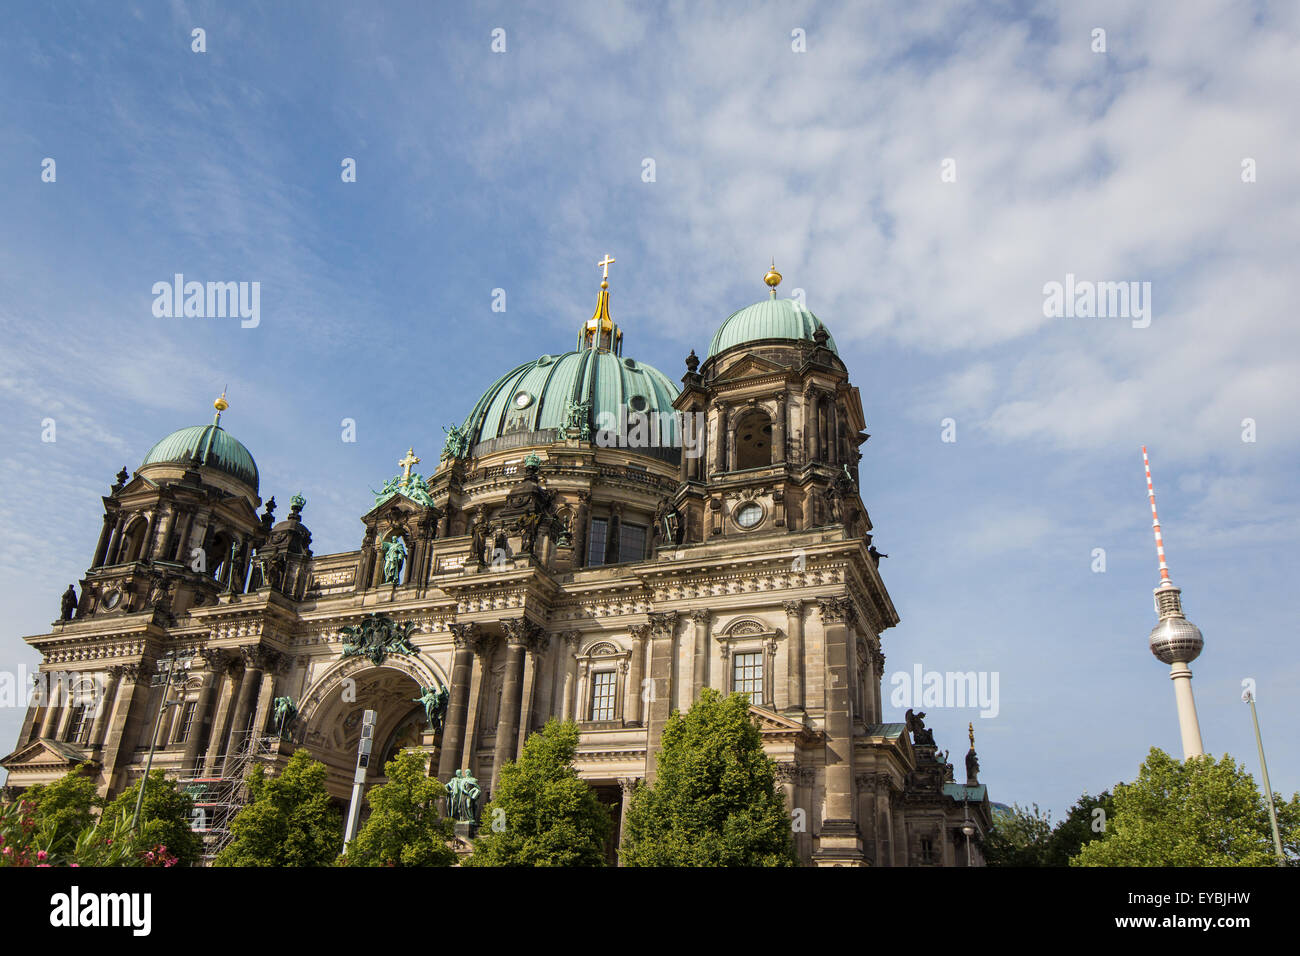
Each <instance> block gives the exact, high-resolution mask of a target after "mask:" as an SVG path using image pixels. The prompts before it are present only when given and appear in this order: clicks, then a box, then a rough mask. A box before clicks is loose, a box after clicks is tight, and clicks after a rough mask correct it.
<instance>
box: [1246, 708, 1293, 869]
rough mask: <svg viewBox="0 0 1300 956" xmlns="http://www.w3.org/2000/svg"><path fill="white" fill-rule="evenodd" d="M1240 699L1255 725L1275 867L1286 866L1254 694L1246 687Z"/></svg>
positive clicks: (1256, 744)
mask: <svg viewBox="0 0 1300 956" xmlns="http://www.w3.org/2000/svg"><path fill="white" fill-rule="evenodd" d="M1241 699H1242V700H1243V701H1245V702H1246V703H1247V704H1250V719H1251V720H1252V721H1253V722H1254V724H1255V746H1256V747H1258V748H1259V769H1260V770H1261V771H1262V773H1263V776H1264V793H1265V795H1266V796H1267V797H1268V822H1269V823H1270V824H1271V825H1272V827H1273V851H1274V852H1275V853H1276V854H1277V865H1278V866H1286V855H1285V854H1284V853H1283V852H1282V837H1281V835H1280V834H1279V833H1278V831H1277V810H1275V809H1274V808H1273V788H1272V787H1271V786H1270V785H1269V782H1268V764H1266V763H1265V762H1264V740H1263V738H1261V737H1260V735H1259V714H1257V713H1256V712H1255V692H1254V691H1253V690H1252V689H1251V688H1249V687H1247V688H1246V690H1244V691H1243V692H1242V694H1241Z"/></svg>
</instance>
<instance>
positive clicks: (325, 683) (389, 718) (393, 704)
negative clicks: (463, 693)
mask: <svg viewBox="0 0 1300 956" xmlns="http://www.w3.org/2000/svg"><path fill="white" fill-rule="evenodd" d="M438 686H446V685H445V681H444V680H443V678H442V676H441V675H439V674H437V673H435V672H434V671H433V669H432V668H431V667H428V666H427V665H424V664H423V662H418V663H417V662H415V661H413V660H411V659H410V658H407V657H401V658H391V657H390V659H389V660H388V661H386V662H385V663H384V664H381V665H379V666H377V667H376V666H374V665H373V664H371V663H370V662H369V661H367V660H364V659H361V658H350V659H348V660H346V661H343V662H342V663H341V664H339V665H338V666H337V667H335V668H334V669H332V670H331V671H330V672H329V673H327V674H326V675H325V676H324V677H322V678H321V680H319V681H317V683H316V685H315V686H314V687H313V688H312V689H311V690H310V691H309V692H308V693H307V694H306V695H305V696H304V706H303V720H304V722H305V730H304V732H303V740H302V746H303V747H305V748H306V749H307V750H308V751H309V752H310V753H311V755H312V756H313V757H315V758H316V759H317V760H319V761H321V762H322V763H324V764H325V766H326V768H327V769H328V775H327V777H326V787H327V788H328V789H329V791H330V793H331V794H332V795H333V796H335V797H337V798H339V799H347V797H348V796H349V795H350V794H351V790H352V781H353V776H354V773H355V770H356V763H357V747H358V744H359V743H360V741H361V725H362V718H363V716H364V714H365V712H366V711H367V710H373V711H375V714H376V719H375V732H374V740H375V745H374V749H373V750H372V752H371V753H372V756H371V760H370V766H369V768H368V769H367V772H366V785H367V787H369V786H372V785H374V784H377V783H382V782H384V780H385V779H386V778H385V776H384V765H385V764H386V763H387V762H388V761H389V760H391V759H392V758H393V757H395V756H397V754H398V753H399V752H400V751H402V750H420V751H424V752H425V753H428V754H430V755H431V762H430V766H431V768H434V769H436V767H437V759H438V748H439V745H440V744H441V733H438V732H435V730H434V728H432V727H430V726H428V721H427V719H426V717H425V712H424V705H423V704H421V703H420V702H419V698H420V695H421V692H422V690H423V688H424V687H438Z"/></svg>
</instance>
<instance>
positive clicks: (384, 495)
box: [370, 478, 402, 507]
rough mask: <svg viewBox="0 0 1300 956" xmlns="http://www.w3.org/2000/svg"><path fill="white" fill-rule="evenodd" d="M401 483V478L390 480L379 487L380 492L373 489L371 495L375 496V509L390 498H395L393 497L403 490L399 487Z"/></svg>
mask: <svg viewBox="0 0 1300 956" xmlns="http://www.w3.org/2000/svg"><path fill="white" fill-rule="evenodd" d="M401 481H402V479H401V478H389V479H388V480H387V481H385V482H384V483H383V484H382V485H380V486H379V490H378V491H375V489H373V488H371V489H370V493H371V494H372V495H374V496H375V507H378V506H379V505H382V504H383V503H384V502H385V501H387V500H388V499H389V498H391V497H393V495H395V494H397V493H398V492H399V491H401V490H402V489H401V488H400V487H398V486H399V485H400V484H401Z"/></svg>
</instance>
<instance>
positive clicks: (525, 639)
mask: <svg viewBox="0 0 1300 956" xmlns="http://www.w3.org/2000/svg"><path fill="white" fill-rule="evenodd" d="M501 626H502V627H503V628H504V629H505V632H506V643H507V644H508V645H510V646H512V647H513V646H515V645H519V646H522V647H524V648H526V649H527V650H530V651H532V652H533V653H537V651H538V650H540V649H541V647H543V646H544V644H545V640H546V634H545V632H544V631H543V630H542V629H541V628H540V627H538V626H537V625H536V624H534V623H533V622H532V621H530V620H529V619H528V618H526V617H509V618H504V619H503V620H502V621H501Z"/></svg>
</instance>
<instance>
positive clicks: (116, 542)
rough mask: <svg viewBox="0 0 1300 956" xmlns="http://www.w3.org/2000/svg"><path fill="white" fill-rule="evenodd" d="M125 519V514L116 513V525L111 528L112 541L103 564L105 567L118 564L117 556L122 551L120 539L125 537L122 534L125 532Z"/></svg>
mask: <svg viewBox="0 0 1300 956" xmlns="http://www.w3.org/2000/svg"><path fill="white" fill-rule="evenodd" d="M126 519H127V516H126V515H125V514H123V513H122V512H118V515H117V525H116V526H115V527H114V528H113V539H112V540H111V541H110V542H109V544H108V558H107V560H105V562H104V563H105V564H107V565H110V566H111V565H114V564H117V562H118V556H119V554H120V552H121V551H122V539H123V538H124V537H125V535H124V534H123V532H124V531H125V530H126Z"/></svg>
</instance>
